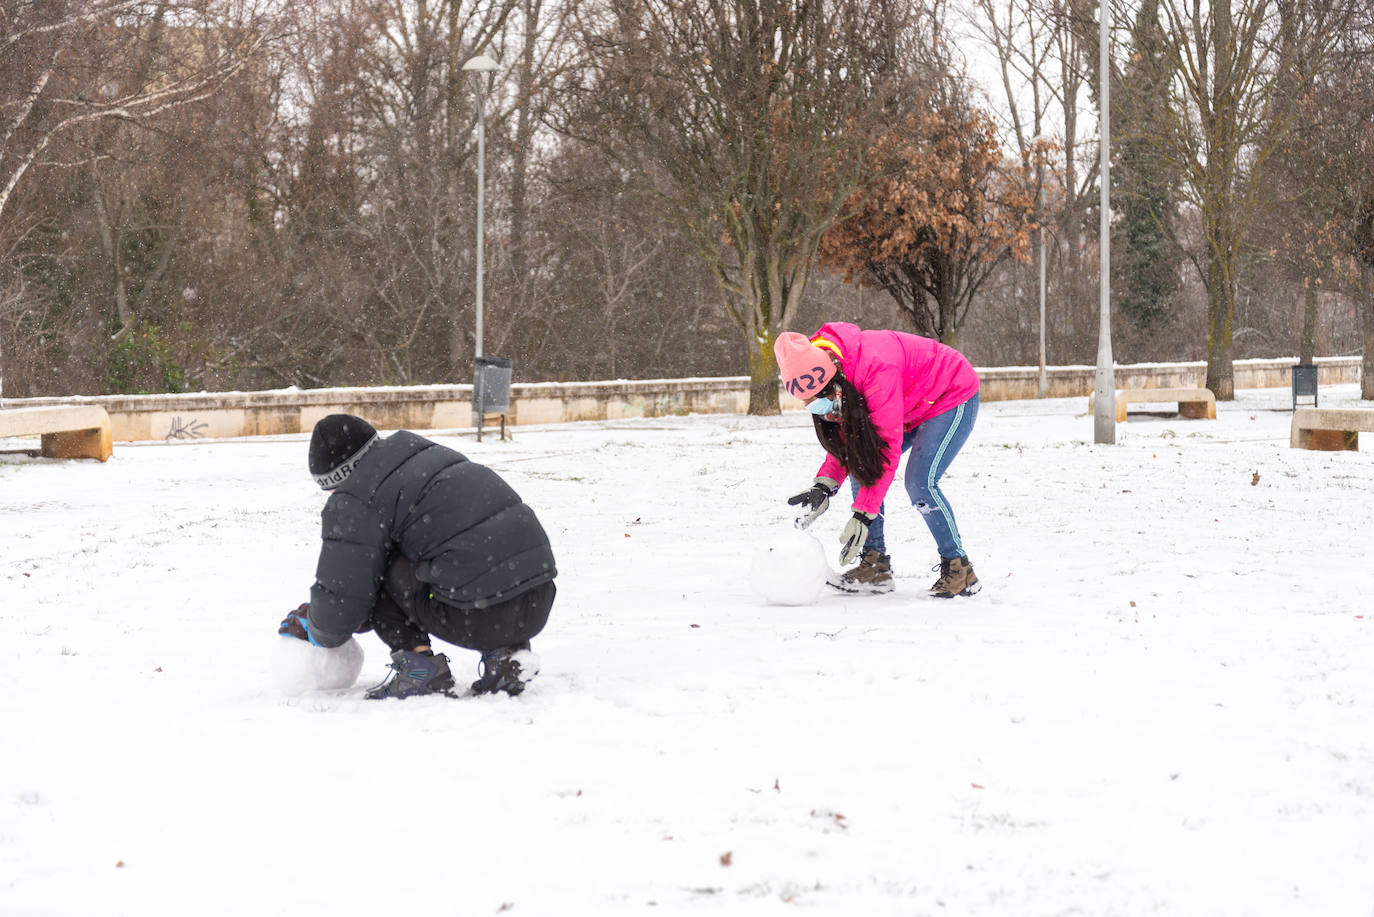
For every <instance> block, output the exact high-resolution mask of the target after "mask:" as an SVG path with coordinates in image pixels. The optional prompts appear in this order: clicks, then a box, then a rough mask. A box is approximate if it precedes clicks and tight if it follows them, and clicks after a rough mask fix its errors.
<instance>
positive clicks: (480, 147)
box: [463, 54, 497, 407]
mask: <svg viewBox="0 0 1374 917" xmlns="http://www.w3.org/2000/svg"><path fill="white" fill-rule="evenodd" d="M496 67H497V64H496V61H494V60H492V59H491V58H490V57H488V56H487V55H485V54H479V55H477V56H476V57H474V58H472V59H471V60H469V61H468V62H467V63H466V64H464V65H463V69H464V70H472V71H475V72H477V73H479V74H480V73H491V72H492V71H493V70H495V69H496ZM486 96H487V88H486V86H481V87H480V88H479V91H478V93H477V343H476V348H475V349H474V350H473V357H474V358H476V357H480V356H481V355H482V273H483V270H482V248H483V238H482V236H483V226H482V219H483V213H482V206H483V203H484V202H483V197H484V196H485V194H486V184H487V174H486V167H487V126H486V121H487V115H486V105H485V100H486ZM474 407H475V406H474Z"/></svg>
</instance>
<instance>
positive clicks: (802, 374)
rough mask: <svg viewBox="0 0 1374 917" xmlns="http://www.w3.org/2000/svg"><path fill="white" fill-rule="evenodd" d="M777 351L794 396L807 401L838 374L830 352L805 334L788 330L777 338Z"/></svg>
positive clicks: (784, 380) (787, 386) (786, 380)
mask: <svg viewBox="0 0 1374 917" xmlns="http://www.w3.org/2000/svg"><path fill="white" fill-rule="evenodd" d="M773 353H774V354H776V355H777V358H778V370H779V372H781V374H782V384H783V387H785V388H786V389H787V391H788V392H789V393H790V394H791V395H792V396H793V397H794V398H798V399H800V400H802V401H805V400H806V399H808V398H812V397H815V396H816V395H819V394H820V393H821V392H822V391H824V389H825V387H826V385H828V384H829V382H830V380H831V379H833V378H835V364H834V362H832V361H831V359H830V354H828V353H826V352H825V351H824V350H821V349H820V348H819V347H817V346H816V345H815V344H812V343H811V342H810V341H808V340H807V339H806V336H805V335H801V334H798V333H797V332H795V331H784V332H783V333H782V334H780V335H778V339H777V340H776V341H774V342H773Z"/></svg>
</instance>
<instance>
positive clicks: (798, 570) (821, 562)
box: [748, 526, 830, 605]
mask: <svg viewBox="0 0 1374 917" xmlns="http://www.w3.org/2000/svg"><path fill="white" fill-rule="evenodd" d="M829 575H830V565H829V564H828V563H827V562H826V559H825V548H823V547H821V542H820V539H819V538H817V537H816V536H815V535H812V534H810V533H809V532H803V531H801V530H800V529H797V528H794V527H792V526H787V527H785V528H782V527H779V528H777V529H770V530H769V531H768V532H767V533H765V535H764V537H763V539H762V541H761V543H760V545H759V547H758V548H757V549H755V551H754V557H753V561H752V563H750V565H749V574H748V576H749V585H750V586H751V587H753V589H754V591H755V592H757V593H758V594H759V595H760V596H762V597H763V600H764V601H765V602H767V603H768V604H770V605H811V604H814V603H815V601H816V599H818V598H820V594H821V591H822V589H824V587H825V580H826V577H828V576H829Z"/></svg>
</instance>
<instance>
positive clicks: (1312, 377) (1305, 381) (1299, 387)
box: [1293, 363, 1317, 411]
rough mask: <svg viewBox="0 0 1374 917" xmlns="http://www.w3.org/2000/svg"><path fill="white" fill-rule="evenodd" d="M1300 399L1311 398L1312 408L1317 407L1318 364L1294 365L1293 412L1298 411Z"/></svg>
mask: <svg viewBox="0 0 1374 917" xmlns="http://www.w3.org/2000/svg"><path fill="white" fill-rule="evenodd" d="M1299 398H1311V399H1312V407H1316V406H1317V364H1315V363H1294V364H1293V410H1295V411H1296V410H1297V409H1298V399H1299Z"/></svg>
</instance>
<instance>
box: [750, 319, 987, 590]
mask: <svg viewBox="0 0 1374 917" xmlns="http://www.w3.org/2000/svg"><path fill="white" fill-rule="evenodd" d="M773 352H774V353H775V354H776V355H777V358H778V368H779V369H780V371H781V373H782V381H783V385H784V386H785V387H786V389H787V391H788V392H789V393H791V394H792V396H793V397H795V398H797V399H799V400H801V401H803V402H804V403H805V404H806V408H807V410H808V411H810V412H811V414H812V420H813V421H814V423H815V427H816V437H817V438H818V439H819V440H820V442H821V445H822V446H823V447H824V448H825V451H826V457H825V461H824V462H823V463H822V464H821V467H820V470H819V471H817V472H816V478H815V482H814V483H813V484H812V486H811V488H810V489H809V490H806V491H803V492H802V493H799V494H797V495H796V496H794V497H792V498H791V499H789V500H788V501H787V502H788V504H789V505H792V506H799V507H802V513H803V514H802V515H801V516H799V517H798V518H797V526H798V527H799V528H806V527H807V526H809V525H811V523H813V522H815V521H816V519H817V518H818V517H819V516H820V515H821V513H823V512H825V511H826V509H828V508H829V505H830V498H831V497H833V496H834V495H835V494H836V493H838V492H839V488H840V484H841V483H843V481H844V479H845V478H846V477H849V478H850V479H851V482H852V489H853V493H854V503H853V507H852V509H853V516H851V517H850V519H849V521H848V523H846V525H845V528H844V533H843V534H842V535H841V536H840V542H841V543H842V544H843V545H844V547H843V549H842V550H841V552H840V563H841V564H849V563H852V562H853V560H854V558H855V557H858V558H859V563H858V565H857V566H855V567H852V568H850V569H849V570H846V571H844V572H843V573H841V574H839V575H838V576H835V577H832V578H831V579H830V580H829V582H830V585H831V586H833V587H835V588H836V589H839V590H841V591H843V592H855V593H871V594H877V593H884V592H891V591H892V587H893V583H892V563H891V558H890V557H889V556H888V553H887V546H886V543H885V540H884V531H883V530H884V520H885V518H886V512H885V507H884V498H885V497H886V496H887V491H888V488H889V487H890V486H891V484H892V479H893V478H894V477H895V476H896V473H897V465H898V464H899V463H900V462H901V458H902V453H903V452H907V451H910V453H911V455H910V457H909V458H908V459H907V463H906V473H905V475H904V478H903V482H904V484H905V486H906V492H907V495H908V496H910V497H911V502H912V505H914V506H915V507H916V508H917V509H918V510H919V511H920V513H921V517H922V518H923V519H925V521H926V525H927V527H929V529H930V534H931V535H932V536H933V537H934V538H935V545H936V547H937V548H938V549H939V552H940V566H939V569H940V578H939V579H938V580H936V582H935V585H933V586H932V587H931V588H930V594H931V595H933V596H937V597H939V598H953V597H954V596H956V595H973V594H974V593H976V592H977V591H978V590H979V589H980V588H981V587H980V585H979V583H978V577H977V576H975V575H974V572H973V564H972V563H970V562H969V559H968V554H967V552H965V550H964V545H963V541H962V540H961V539H960V537H959V527H958V525H957V524H956V523H955V521H954V510H953V508H952V507H951V506H950V504H949V500H948V499H946V498H945V495H944V492H943V491H941V490H940V476H941V475H943V474H944V472H945V469H946V468H948V467H949V464H950V462H952V461H953V460H954V456H955V455H957V454H958V452H959V449H960V447H962V446H963V445H964V442H965V440H967V439H968V435H969V431H970V430H972V429H973V423H974V421H975V420H976V419H977V417H978V374H977V373H976V372H975V371H974V369H973V366H972V364H970V363H969V361H968V360H967V359H965V358H964V355H963V354H961V353H959V351H957V350H955V349H954V348H952V347H947V346H946V345H944V344H941V343H940V342H939V341H935V340H932V339H931V338H925V337H920V336H919V335H915V334H907V333H905V332H901V331H861V330H860V329H859V327H858V326H857V325H851V324H849V323H848V322H829V323H827V324H824V325H822V326H821V327H820V329H819V330H818V331H817V332H816V333H815V334H813V335H812V336H811V337H810V338H807V337H805V336H803V335H800V334H797V333H796V332H792V331H788V332H784V333H782V334H780V335H778V339H777V341H776V342H774V345H773Z"/></svg>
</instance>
